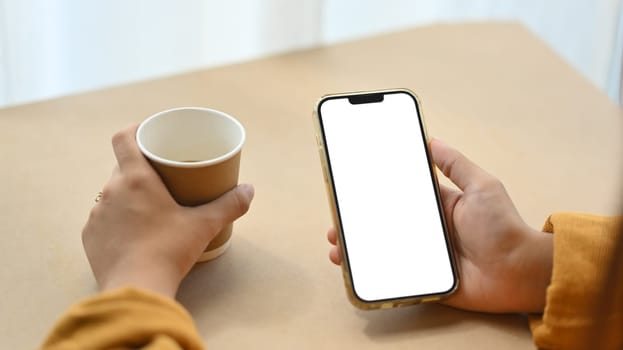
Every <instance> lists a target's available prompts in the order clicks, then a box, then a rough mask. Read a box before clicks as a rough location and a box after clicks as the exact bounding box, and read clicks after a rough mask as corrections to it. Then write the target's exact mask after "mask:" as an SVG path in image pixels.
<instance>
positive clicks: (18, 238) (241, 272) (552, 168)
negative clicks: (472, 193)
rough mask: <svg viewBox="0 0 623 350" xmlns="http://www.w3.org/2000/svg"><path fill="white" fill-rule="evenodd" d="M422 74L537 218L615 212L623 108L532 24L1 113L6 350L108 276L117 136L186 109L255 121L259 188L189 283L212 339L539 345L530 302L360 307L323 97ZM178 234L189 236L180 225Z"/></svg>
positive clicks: (451, 32) (293, 56)
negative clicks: (101, 239) (103, 200)
mask: <svg viewBox="0 0 623 350" xmlns="http://www.w3.org/2000/svg"><path fill="white" fill-rule="evenodd" d="M390 87H407V88H410V89H412V90H414V91H415V92H416V93H417V94H418V95H419V96H420V99H421V101H422V104H423V110H424V114H425V116H426V120H427V123H428V128H429V132H430V134H431V135H433V136H436V137H438V138H441V139H443V140H445V141H446V142H448V143H449V144H451V145H454V146H455V147H457V148H459V149H461V150H462V151H464V153H466V154H467V155H468V156H470V157H471V158H472V159H473V160H475V161H476V162H477V163H479V164H480V165H481V166H482V167H483V168H485V169H488V170H489V171H490V172H492V173H493V174H495V175H497V176H498V177H500V178H501V179H502V180H503V181H504V183H505V184H506V187H507V189H508V191H509V193H510V195H511V196H512V198H513V199H514V201H515V203H516V205H517V207H518V209H519V211H520V213H521V214H522V215H523V216H524V218H525V219H526V221H527V222H529V223H530V224H531V225H533V226H535V227H540V225H541V224H542V223H543V221H544V220H545V218H546V217H547V215H548V214H550V213H552V212H554V211H563V210H564V211H588V212H598V213H613V212H615V211H616V209H617V207H616V204H617V203H616V198H617V197H618V194H620V193H621V192H620V187H619V184H620V183H621V181H620V180H621V179H622V176H621V175H622V174H621V168H622V167H621V165H622V164H621V159H622V158H623V157H622V152H621V151H622V144H621V140H622V137H621V136H622V135H621V134H622V130H623V125H622V124H623V119H622V116H621V113H620V111H619V109H618V108H617V107H616V106H615V105H614V104H613V103H611V102H610V101H609V100H608V99H607V97H606V95H605V94H603V93H602V92H601V91H599V90H598V89H597V88H596V87H595V86H593V85H591V83H589V81H588V80H587V79H585V78H583V77H581V76H580V75H579V74H578V73H577V72H576V71H574V70H573V69H572V68H571V67H570V66H569V65H568V64H566V63H565V62H564V61H562V60H561V59H560V58H559V57H557V56H556V55H555V54H554V53H553V52H552V50H550V49H549V48H548V47H546V45H545V44H544V43H542V42H541V41H540V40H538V39H537V38H535V36H533V35H532V34H530V33H529V32H528V31H527V30H526V29H524V28H522V27H521V26H519V25H517V24H509V23H490V24H469V25H438V26H432V27H427V28H418V29H413V30H408V31H404V32H399V33H394V34H389V35H384V36H379V37H374V38H368V39H364V40H360V41H355V42H350V43H344V44H340V45H335V46H327V47H321V48H316V49H312V50H307V51H302V52H295V53H289V54H285V55H280V56H277V57H271V58H267V59H262V60H256V61H253V62H248V63H243V64H237V65H231V66H226V67H220V68H216V69H209V70H203V71H198V72H193V73H189V74H183V75H178V76H174V77H170V78H166V79H161V80H155V81H150V82H144V83H139V84H132V85H126V86H120V87H116V88H112V89H107V90H103V91H97V92H93V93H86V94H81V95H77V96H70V97H65V98H61V99H56V100H51V101H46V102H41V103H35V104H30V105H25V106H19V107H13V108H7V109H3V110H0V143H1V147H0V160H1V161H2V170H1V171H0V213H1V214H0V218H1V224H0V278H1V280H0V315H1V317H0V348H2V349H29V348H34V347H36V345H37V344H39V342H40V341H41V339H42V338H43V337H44V335H45V334H46V332H47V331H48V330H49V328H50V327H51V325H52V324H53V322H54V320H55V319H56V318H57V317H58V316H59V315H60V314H61V313H62V312H63V310H65V308H67V307H68V306H69V305H71V304H72V303H74V302H76V301H77V300H80V299H81V298H84V297H87V296H89V295H92V294H93V293H94V292H95V290H96V286H95V282H94V279H93V277H92V275H91V272H90V270H89V266H88V263H87V260H86V258H85V256H84V253H83V251H82V245H81V242H80V232H81V229H82V226H83V224H84V222H85V220H86V218H87V215H88V212H89V210H90V209H91V207H92V206H93V205H94V202H93V200H94V197H95V195H96V194H97V192H98V191H99V190H100V188H101V187H102V186H103V184H104V183H105V182H106V181H107V179H108V177H109V175H110V173H111V170H112V168H113V165H114V157H113V154H112V150H111V147H110V138H111V135H112V134H113V133H114V132H115V131H117V130H119V129H121V128H123V127H125V126H126V125H128V124H130V123H136V122H140V121H141V120H143V119H144V118H146V117H148V116H149V115H151V114H153V113H155V112H158V111H160V110H163V109H167V108H170V107H176V106H207V107H212V108H216V109H221V110H224V111H226V112H229V113H231V114H232V115H234V116H236V117H237V118H238V119H239V120H240V121H242V123H243V124H244V125H245V126H246V128H247V131H248V142H247V144H246V146H245V148H244V151H243V158H242V168H241V181H244V182H250V183H253V184H254V185H255V186H256V197H255V201H254V202H253V205H252V208H251V210H250V212H249V213H248V215H247V216H245V217H244V218H243V219H241V220H239V221H238V222H237V223H236V224H235V227H234V235H235V236H234V239H233V243H232V247H231V249H230V250H229V251H228V252H227V253H226V254H225V255H224V256H222V257H221V258H219V259H218V260H216V261H214V262H210V263H206V264H201V265H198V266H197V267H196V268H195V269H194V270H193V271H192V272H191V274H190V275H189V277H188V278H187V279H186V280H185V282H184V283H183V285H182V286H181V289H180V291H179V300H180V301H181V303H182V304H183V305H184V306H186V307H187V308H188V310H190V312H191V313H192V315H193V317H194V318H195V320H196V322H197V327H198V328H199V330H200V332H201V334H202V336H203V337H204V338H205V340H206V342H207V344H208V346H209V347H210V348H212V349H247V348H274V349H323V348H326V349H378V348H383V349H414V348H420V349H433V348H435V349H437V348H439V349H454V348H474V349H502V348H503V349H526V348H531V347H532V343H531V338H530V332H529V330H528V327H527V321H526V319H525V318H524V317H522V316H517V315H487V314H478V313H470V312H463V311H459V310H454V309H451V308H447V307H443V306H439V305H425V306H416V307H410V308H402V309H396V310H383V311H372V312H370V311H368V312H364V311H358V310H356V309H354V308H353V307H352V306H351V305H350V304H349V303H348V301H347V299H346V296H345V292H344V288H343V285H342V280H341V278H342V277H341V274H340V271H339V269H338V268H336V267H334V266H332V265H331V264H330V263H329V261H328V259H327V252H328V248H329V245H328V243H327V242H326V239H325V232H326V229H327V228H328V227H329V225H330V215H329V209H328V205H327V199H326V196H325V189H324V187H323V180H322V176H321V171H320V165H319V157H318V154H317V151H316V144H315V140H314V132H313V124H312V117H311V115H312V109H313V107H314V104H315V102H316V100H317V99H318V98H319V97H320V96H321V95H323V94H326V93H331V92H342V91H352V90H365V89H378V88H390ZM172 234H174V233H172Z"/></svg>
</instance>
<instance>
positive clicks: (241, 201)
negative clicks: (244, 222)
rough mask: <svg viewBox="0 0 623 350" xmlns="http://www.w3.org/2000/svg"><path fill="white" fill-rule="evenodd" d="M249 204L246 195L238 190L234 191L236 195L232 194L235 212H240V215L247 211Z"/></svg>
mask: <svg viewBox="0 0 623 350" xmlns="http://www.w3.org/2000/svg"><path fill="white" fill-rule="evenodd" d="M249 206H250V203H249V201H248V199H247V197H246V196H245V195H244V194H243V193H241V192H240V191H236V195H235V196H234V208H235V210H236V212H238V213H240V215H242V214H245V213H246V212H247V211H249Z"/></svg>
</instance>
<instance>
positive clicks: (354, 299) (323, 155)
mask: <svg viewBox="0 0 623 350" xmlns="http://www.w3.org/2000/svg"><path fill="white" fill-rule="evenodd" d="M400 92H402V93H406V94H408V95H410V96H411V97H412V98H413V100H414V101H415V103H416V108H417V111H418V118H419V122H420V123H419V124H420V126H421V128H422V132H423V134H424V138H425V141H426V153H427V157H428V160H429V167H430V169H431V170H432V171H431V172H432V175H433V185H434V188H435V196H436V199H437V206H438V210H439V212H440V215H441V221H442V222H441V223H442V226H443V232H444V238H445V240H446V245H447V248H448V255H449V257H450V264H451V267H452V274H453V277H454V286H453V287H452V289H450V290H449V291H447V292H444V293H439V294H427V295H423V296H410V297H401V298H395V299H385V300H380V301H366V300H362V299H360V298H359V297H358V296H357V294H356V293H355V289H354V286H353V282H352V281H353V279H352V276H351V273H350V266H349V261H348V259H347V255H346V248H345V245H344V232H343V230H342V227H341V222H340V220H339V213H338V211H337V198H336V194H335V188H334V183H333V178H332V177H331V172H330V171H329V161H328V157H329V155H328V153H327V151H326V148H325V142H324V140H325V136H324V131H323V130H322V127H321V122H320V105H321V104H322V103H323V102H324V101H326V100H328V99H334V98H344V97H351V96H356V95H368V94H386V93H400ZM421 106H422V105H421V103H420V100H419V99H418V97H417V95H416V94H415V93H414V92H413V91H411V90H409V89H405V88H398V89H382V90H371V91H355V92H345V93H338V94H328V95H324V96H322V97H321V98H320V99H319V100H318V102H316V106H315V108H314V112H313V117H314V129H315V134H316V144H317V145H318V151H319V153H320V163H321V166H322V173H323V176H324V182H325V188H326V190H327V197H328V199H329V206H330V209H331V217H332V220H333V225H334V227H335V228H336V230H337V233H338V234H337V241H338V247H339V249H340V251H341V254H342V266H341V267H342V276H343V279H344V285H345V287H346V293H347V296H348V300H349V301H350V302H351V304H353V305H354V306H355V307H357V308H359V309H362V310H371V309H388V308H394V307H401V306H407V305H415V304H419V303H427V302H436V301H439V300H442V299H444V298H446V297H448V296H450V295H451V294H453V293H454V292H455V291H456V290H457V289H458V287H459V269H458V265H457V263H456V252H455V249H454V244H453V242H452V236H451V234H450V231H449V230H448V225H447V224H446V218H445V214H444V210H443V204H442V202H441V200H442V198H441V193H440V191H439V181H438V179H437V171H436V169H435V165H434V163H433V159H432V155H431V152H430V140H429V138H428V131H427V128H426V122H425V120H424V115H423V112H422V108H421Z"/></svg>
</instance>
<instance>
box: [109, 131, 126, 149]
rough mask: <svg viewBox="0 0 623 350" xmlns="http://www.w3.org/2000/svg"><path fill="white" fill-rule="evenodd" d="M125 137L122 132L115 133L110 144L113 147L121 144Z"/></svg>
mask: <svg viewBox="0 0 623 350" xmlns="http://www.w3.org/2000/svg"><path fill="white" fill-rule="evenodd" d="M125 137H126V134H125V132H124V130H121V131H117V132H116V133H115V134H114V135H112V140H111V142H112V144H113V146H115V145H118V144H120V143H121V142H123V140H124V139H125Z"/></svg>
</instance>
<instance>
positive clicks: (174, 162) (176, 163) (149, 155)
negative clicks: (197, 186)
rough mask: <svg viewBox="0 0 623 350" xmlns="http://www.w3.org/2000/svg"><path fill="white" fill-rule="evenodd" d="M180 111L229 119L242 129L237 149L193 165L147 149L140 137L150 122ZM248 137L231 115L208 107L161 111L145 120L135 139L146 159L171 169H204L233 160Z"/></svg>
mask: <svg viewBox="0 0 623 350" xmlns="http://www.w3.org/2000/svg"><path fill="white" fill-rule="evenodd" d="M179 110H198V111H203V112H210V113H213V114H216V115H218V116H220V117H223V118H225V119H228V120H229V121H231V122H232V123H234V124H235V125H236V126H238V128H239V129H240V131H241V136H240V142H238V144H237V145H236V147H234V149H232V150H231V151H229V152H227V153H225V154H223V155H222V156H219V157H216V158H212V159H208V160H202V161H198V162H192V163H191V162H180V161H177V160H170V159H166V158H162V157H160V156H157V155H156V154H154V153H152V152H150V151H149V150H148V149H147V148H145V146H144V145H143V143H142V142H141V140H140V137H139V135H140V134H141V131H142V130H143V129H144V127H145V125H147V124H149V122H151V121H152V120H154V119H157V118H159V117H160V116H162V115H163V114H167V113H171V112H175V111H179ZM246 136H247V135H246V131H245V129H244V127H243V126H242V124H241V123H240V122H239V121H238V120H237V119H236V118H234V117H232V116H231V115H229V114H227V113H225V112H222V111H219V110H216V109H212V108H206V107H175V108H170V109H166V110H164V111H160V112H158V113H156V114H153V115H151V116H150V117H148V118H147V119H145V120H143V121H142V122H141V124H140V125H139V126H138V129H137V130H136V135H135V138H136V144H137V145H138V148H139V149H140V150H141V153H143V155H144V156H145V157H147V158H149V159H151V160H153V161H154V162H157V163H160V164H164V165H168V166H171V167H176V168H200V167H204V166H207V165H213V164H218V163H222V162H224V161H226V160H228V159H230V158H233V157H234V156H235V155H236V154H238V153H240V150H241V149H242V146H243V145H244V142H245V141H246Z"/></svg>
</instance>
